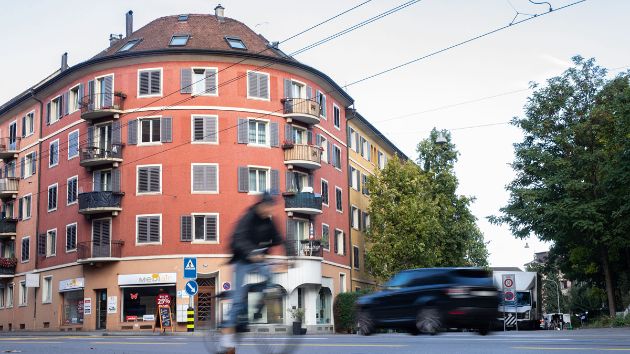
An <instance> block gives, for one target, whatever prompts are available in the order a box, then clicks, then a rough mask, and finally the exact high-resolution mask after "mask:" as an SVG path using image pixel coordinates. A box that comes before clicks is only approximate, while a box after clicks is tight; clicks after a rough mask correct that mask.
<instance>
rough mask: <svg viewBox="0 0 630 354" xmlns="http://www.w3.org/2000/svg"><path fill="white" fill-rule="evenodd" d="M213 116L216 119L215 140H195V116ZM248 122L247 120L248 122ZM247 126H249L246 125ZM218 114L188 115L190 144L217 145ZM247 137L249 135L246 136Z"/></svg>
mask: <svg viewBox="0 0 630 354" xmlns="http://www.w3.org/2000/svg"><path fill="white" fill-rule="evenodd" d="M205 117H214V119H216V120H217V134H216V140H217V141H216V142H215V141H199V140H195V118H205ZM248 124H249V122H248ZM248 127H249V126H248ZM219 129H220V128H219V116H218V115H216V114H191V115H190V143H191V144H206V145H219ZM248 138H249V137H248Z"/></svg>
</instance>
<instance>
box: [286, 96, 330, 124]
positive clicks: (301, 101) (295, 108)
mask: <svg viewBox="0 0 630 354" xmlns="http://www.w3.org/2000/svg"><path fill="white" fill-rule="evenodd" d="M282 103H283V104H284V111H283V113H284V117H285V118H290V119H293V120H296V121H299V122H302V123H306V124H308V125H314V124H318V123H319V113H320V111H321V109H320V104H319V103H317V102H315V101H314V100H311V99H307V98H285V99H283V100H282Z"/></svg>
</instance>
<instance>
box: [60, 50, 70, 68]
mask: <svg viewBox="0 0 630 354" xmlns="http://www.w3.org/2000/svg"><path fill="white" fill-rule="evenodd" d="M66 69H68V53H67V52H66V53H63V55H62V56H61V71H65V70H66Z"/></svg>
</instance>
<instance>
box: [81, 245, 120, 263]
mask: <svg viewBox="0 0 630 354" xmlns="http://www.w3.org/2000/svg"><path fill="white" fill-rule="evenodd" d="M124 244H125V241H123V240H112V241H110V242H95V241H84V242H79V243H78V244H77V262H78V263H97V262H115V261H119V260H120V257H121V256H122V247H123V245H124Z"/></svg>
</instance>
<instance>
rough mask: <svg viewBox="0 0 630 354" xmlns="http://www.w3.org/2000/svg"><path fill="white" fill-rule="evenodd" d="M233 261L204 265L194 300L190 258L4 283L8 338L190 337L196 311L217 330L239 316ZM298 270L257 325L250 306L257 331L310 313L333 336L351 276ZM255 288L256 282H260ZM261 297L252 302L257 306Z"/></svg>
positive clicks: (82, 268)
mask: <svg viewBox="0 0 630 354" xmlns="http://www.w3.org/2000/svg"><path fill="white" fill-rule="evenodd" d="M226 260H227V258H225V257H202V256H199V257H197V279H196V281H197V283H198V293H197V294H196V295H195V296H193V297H192V298H191V297H189V296H188V295H187V293H186V291H185V284H186V282H187V281H188V279H184V278H183V269H184V264H183V257H176V256H173V257H163V258H159V259H158V258H154V259H124V260H120V261H116V262H108V263H105V262H104V263H97V264H73V265H70V266H67V267H60V268H57V269H49V270H43V271H40V272H35V273H33V274H30V275H28V277H29V279H27V275H26V274H20V275H16V276H14V277H11V278H3V279H0V294H1V296H0V331H15V330H61V331H93V330H104V331H121V330H122V331H154V330H168V331H186V323H187V309H188V307H189V306H192V307H193V308H194V309H195V320H196V326H197V328H199V327H201V328H214V327H215V326H216V325H217V324H218V323H220V321H222V320H223V318H225V317H226V316H227V313H228V312H229V310H230V308H231V303H230V301H227V300H217V298H216V297H215V295H216V294H217V293H218V292H221V291H224V290H228V289H231V288H232V287H233V284H232V269H231V267H230V266H229V265H226ZM296 264H297V266H296V267H295V268H291V269H288V270H286V269H285V270H284V271H282V272H279V273H277V274H275V275H274V277H273V282H274V283H275V284H277V285H279V286H280V287H282V289H283V291H285V293H286V295H287V296H286V297H284V298H282V299H281V300H277V301H274V302H273V303H267V304H266V306H265V308H264V310H263V315H262V317H260V316H259V317H257V318H253V307H252V306H250V317H251V319H250V321H251V323H253V324H254V325H253V326H254V327H255V328H256V330H258V329H261V330H269V329H270V328H282V327H284V328H289V327H290V326H291V324H292V322H293V321H294V320H295V319H294V318H293V317H292V313H295V312H296V311H295V310H296V309H302V311H303V312H304V320H303V327H304V328H307V330H308V331H309V333H317V332H320V333H325V332H332V330H333V326H334V320H333V316H332V303H333V299H334V296H335V295H336V294H337V293H339V292H341V291H346V289H348V288H350V282H349V269H348V268H347V267H345V266H343V265H338V264H331V263H327V262H322V259H321V258H317V257H303V258H301V259H300V260H298V261H297V263H296ZM35 279H37V284H35ZM27 280H28V282H27ZM247 281H251V282H254V281H256V276H255V275H253V276H251V277H249V278H248V279H247ZM256 296H257V294H250V296H249V297H248V301H249V302H250V304H252V303H254V302H255V297H256ZM165 308H168V310H166V309H165ZM160 311H162V312H163V313H160ZM160 316H162V319H164V316H168V318H169V321H166V322H170V323H171V326H169V327H167V328H161V327H162V326H161V323H162V322H163V321H160V320H159V319H160Z"/></svg>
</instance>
